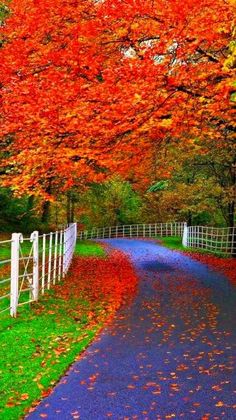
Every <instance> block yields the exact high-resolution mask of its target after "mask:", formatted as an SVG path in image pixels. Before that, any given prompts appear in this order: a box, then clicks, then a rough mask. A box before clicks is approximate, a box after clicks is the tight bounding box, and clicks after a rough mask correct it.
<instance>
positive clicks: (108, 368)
mask: <svg viewBox="0 0 236 420" xmlns="http://www.w3.org/2000/svg"><path fill="white" fill-rule="evenodd" d="M107 242H109V243H110V244H111V245H112V246H114V247H116V248H119V249H121V250H123V251H125V252H126V253H127V254H128V255H129V256H130V258H131V259H132V261H133V263H134V265H135V267H136V269H137V270H138V273H139V277H140V285H139V292H138V295H137V297H136V298H135V300H134V302H133V303H132V305H131V306H130V307H124V308H122V309H121V310H120V311H119V312H118V313H117V316H116V317H115V320H114V322H113V323H112V325H109V326H107V327H106V328H105V329H104V331H103V333H102V334H101V335H100V337H99V338H98V339H97V340H96V341H95V342H94V343H93V344H92V345H91V346H90V347H89V348H88V349H87V351H86V352H85V353H84V355H83V356H82V358H81V359H80V360H79V361H78V362H76V363H75V364H74V365H73V366H72V367H71V369H70V370H69V372H68V373H67V375H66V376H65V377H64V378H62V380H61V382H60V383H59V385H58V386H57V387H56V388H55V390H54V392H53V393H52V394H51V395H50V396H49V397H48V398H46V399H45V400H43V401H42V403H41V404H40V405H39V407H38V408H37V410H36V411H35V412H34V413H32V414H31V415H30V416H29V417H28V418H29V419H31V420H35V419H40V418H43V417H45V418H46V416H45V415H46V414H47V418H48V419H50V420H54V419H63V420H66V419H73V418H74V419H78V418H79V419H82V420H97V419H98V420H100V419H107V418H111V419H126V420H128V419H142V420H145V419H146V420H148V419H182V418H184V419H187V420H191V419H197V420H198V419H199V420H200V419H202V420H203V419H204V420H206V419H214V420H217V419H236V373H235V370H234V369H235V360H234V358H233V356H234V355H235V348H236V334H235V330H236V328H235V327H236V325H235V320H236V293H235V289H233V288H231V286H230V285H229V283H228V281H227V280H226V279H225V278H224V277H223V276H221V275H219V274H217V273H213V272H211V271H209V270H208V269H207V268H206V267H205V266H204V265H202V264H200V263H198V262H194V261H193V260H191V259H190V258H189V257H186V256H183V255H181V254H178V253H176V252H173V251H170V250H167V249H165V248H163V247H161V246H159V245H156V244H154V243H153V242H151V241H141V240H128V239H127V240H126V239H123V240H122V239H114V240H109V241H107Z"/></svg>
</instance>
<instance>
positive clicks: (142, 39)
mask: <svg viewBox="0 0 236 420" xmlns="http://www.w3.org/2000/svg"><path fill="white" fill-rule="evenodd" d="M233 16H234V5H233V3H232V4H231V3H227V2H226V1H225V0H214V1H213V0H198V1H196V0H186V1H185V2H184V4H183V2H180V1H179V2H178V1H176V0H168V1H167V0H158V1H157V0H144V1H142V2H141V1H140V0H122V1H121V0H109V1H108V0H105V1H103V2H94V1H92V0H88V1H86V2H84V1H82V0H73V1H72V0H67V1H66V0H42V1H40V2H35V1H34V0H22V1H21V2H19V1H17V0H12V1H11V14H10V16H9V17H8V18H7V19H6V21H5V25H4V27H3V28H2V30H1V32H2V48H1V49H0V70H1V95H2V101H1V105H2V112H1V119H0V123H1V127H2V129H1V130H2V132H1V136H2V137H3V138H5V137H9V136H11V138H12V141H11V142H10V144H8V145H5V147H6V151H7V153H8V158H7V162H6V161H3V162H2V166H3V167H5V166H7V167H8V171H7V176H6V177H5V178H4V183H5V185H8V186H11V187H13V189H14V191H15V192H16V193H17V194H22V193H25V192H26V193H29V194H34V195H38V196H42V195H43V196H44V197H45V199H46V200H48V199H50V198H51V196H52V195H53V194H54V195H55V194H56V193H57V191H67V190H69V189H70V188H71V187H72V186H73V185H77V186H79V185H81V186H83V185H85V184H86V183H88V182H91V181H92V182H99V181H101V180H103V179H104V178H106V177H108V176H110V174H112V173H114V172H117V173H120V174H122V175H124V176H125V177H126V178H129V177H133V178H134V182H139V183H141V184H144V185H145V184H146V185H147V184H150V179H147V177H146V175H145V174H146V172H147V171H146V169H147V167H148V166H149V165H150V162H151V159H152V151H153V149H154V148H155V146H156V145H158V147H159V144H160V143H162V142H164V141H166V139H167V138H172V137H174V138H181V139H184V140H183V141H185V142H186V143H187V142H189V141H191V139H192V138H193V137H194V136H195V137H196V136H198V135H201V136H203V137H204V135H206V134H208V136H209V137H212V138H214V139H215V140H217V139H218V128H219V127H225V129H229V128H230V127H232V120H233V114H232V107H231V105H230V101H229V98H230V94H231V92H232V77H233V76H232V70H231V69H230V68H229V67H227V68H224V63H225V58H226V55H227V53H228V45H229V42H230V40H231V33H232V31H231V26H232V25H231V23H232V21H233ZM167 134H168V136H167ZM186 134H188V135H186ZM144 158H145V159H144ZM166 166H168V162H166V164H165V167H166ZM134 168H135V172H136V173H135V175H134V173H133V172H134ZM166 172H169V171H168V169H167V170H166ZM48 191H49V192H48Z"/></svg>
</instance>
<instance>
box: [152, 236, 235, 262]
mask: <svg viewBox="0 0 236 420" xmlns="http://www.w3.org/2000/svg"><path fill="white" fill-rule="evenodd" d="M157 239H158V241H160V242H161V244H162V245H164V246H166V248H169V249H173V250H177V251H187V252H190V253H198V254H208V255H209V254H210V255H212V254H213V255H216V256H218V257H222V258H228V256H227V255H225V254H224V253H222V252H216V251H214V252H213V251H209V250H206V249H202V248H188V247H184V246H183V245H182V238H181V237H179V236H166V237H160V236H158V237H157Z"/></svg>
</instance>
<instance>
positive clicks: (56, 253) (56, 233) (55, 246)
mask: <svg viewBox="0 0 236 420" xmlns="http://www.w3.org/2000/svg"><path fill="white" fill-rule="evenodd" d="M57 256H58V232H57V231H56V232H55V243H54V265H53V284H56V274H57Z"/></svg>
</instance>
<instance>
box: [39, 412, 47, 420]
mask: <svg viewBox="0 0 236 420" xmlns="http://www.w3.org/2000/svg"><path fill="white" fill-rule="evenodd" d="M40 417H42V418H43V419H46V418H47V417H48V415H47V414H46V413H42V414H40Z"/></svg>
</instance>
